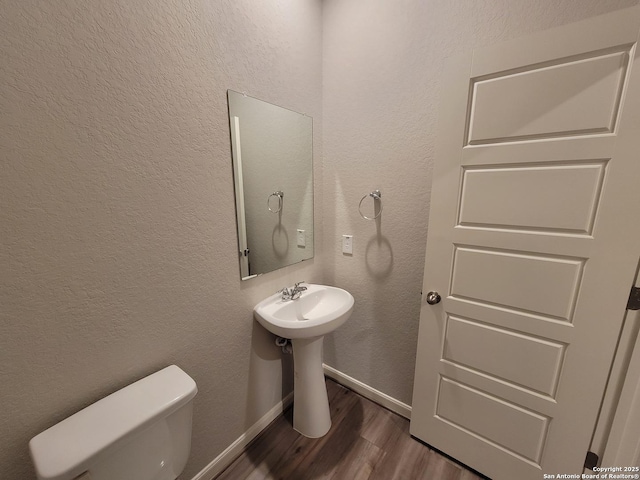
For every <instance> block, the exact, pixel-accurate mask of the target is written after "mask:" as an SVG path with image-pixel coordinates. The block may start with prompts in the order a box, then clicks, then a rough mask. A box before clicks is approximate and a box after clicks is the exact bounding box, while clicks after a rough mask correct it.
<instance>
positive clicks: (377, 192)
mask: <svg viewBox="0 0 640 480" xmlns="http://www.w3.org/2000/svg"><path fill="white" fill-rule="evenodd" d="M367 197H371V198H373V202H374V205H375V201H376V200H378V201H379V202H380V211H379V212H378V214H377V215H376V216H374V217H367V216H366V215H365V214H364V213H362V202H364V200H365V198H367ZM358 213H359V214H360V216H361V217H362V218H364V219H365V220H375V219H376V218H378V217H379V216H380V215H382V193H381V192H380V190H374V191H373V192H371V193H369V194H367V195H365V196H364V197H362V199H361V200H360V204H359V205H358Z"/></svg>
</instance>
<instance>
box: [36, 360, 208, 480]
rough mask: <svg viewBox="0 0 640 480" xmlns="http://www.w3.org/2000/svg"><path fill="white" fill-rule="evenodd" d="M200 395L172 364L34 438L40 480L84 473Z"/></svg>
mask: <svg viewBox="0 0 640 480" xmlns="http://www.w3.org/2000/svg"><path fill="white" fill-rule="evenodd" d="M197 392H198V388H197V386H196V382H195V381H194V380H193V379H192V378H191V377H190V376H189V375H187V374H186V373H185V372H184V371H182V370H181V369H180V368H179V367H177V366H176V365H171V366H169V367H166V368H164V369H162V370H160V371H158V372H156V373H153V374H151V375H149V376H148V377H145V378H143V379H141V380H138V381H137V382H135V383H132V384H131V385H128V386H126V387H124V388H123V389H121V390H118V391H117V392H114V393H112V394H111V395H109V396H107V397H105V398H103V399H101V400H98V401H97V402H96V403H94V404H92V405H89V406H88V407H87V408H85V409H83V410H80V411H79V412H77V413H75V414H73V415H71V416H70V417H68V418H66V419H65V420H63V421H61V422H60V423H57V424H56V425H54V426H52V427H51V428H49V429H47V430H45V431H44V432H42V433H40V434H38V435H36V436H35V437H33V438H32V439H31V441H30V442H29V450H30V452H31V457H32V459H33V463H34V465H35V467H36V471H37V473H38V476H39V478H41V479H47V480H56V479H61V478H65V476H66V475H68V474H70V473H71V474H73V475H74V476H75V475H78V474H80V473H82V472H83V471H85V470H86V466H87V464H89V463H90V462H91V460H92V459H93V458H94V457H95V456H96V455H98V454H100V453H102V452H104V451H105V450H108V449H109V447H111V446H113V445H114V444H116V443H117V442H118V441H120V440H122V439H123V438H125V437H127V436H130V435H132V434H134V433H136V432H138V431H139V430H142V429H143V428H145V427H147V426H149V425H150V424H152V423H154V422H155V421H156V420H157V419H158V418H159V417H165V416H167V415H170V414H171V413H173V412H174V411H176V410H177V409H178V408H180V407H181V406H183V405H185V404H186V403H187V402H189V401H190V400H192V399H193V397H194V396H195V395H196V393H197ZM71 478H73V477H71Z"/></svg>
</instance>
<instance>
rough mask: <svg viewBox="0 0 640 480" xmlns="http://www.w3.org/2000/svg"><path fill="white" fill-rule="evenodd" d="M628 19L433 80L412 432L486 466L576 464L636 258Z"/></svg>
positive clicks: (638, 159)
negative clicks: (436, 86) (436, 126)
mask: <svg viewBox="0 0 640 480" xmlns="http://www.w3.org/2000/svg"><path fill="white" fill-rule="evenodd" d="M639 31H640V9H639V8H633V9H628V10H623V11H618V12H614V13H612V14H608V15H604V16H600V17H596V18H592V19H590V20H587V21H584V22H579V23H575V24H571V25H567V26H563V27H560V28H557V29H554V30H549V31H547V32H543V33H542V34H538V35H535V36H531V37H528V38H524V39H520V40H516V41H512V42H510V43H507V44H503V45H498V46H495V47H490V48H484V49H478V50H475V51H473V52H471V53H469V54H468V55H466V56H462V57H458V58H456V59H453V60H452V61H451V62H450V65H449V68H448V71H447V73H446V77H445V80H444V82H443V85H444V89H443V100H442V106H441V109H440V135H439V145H438V149H437V158H436V166H435V170H434V182H433V190H432V200H431V204H432V205H433V207H432V209H431V213H430V219H429V233H428V238H427V253H426V264H425V274H424V284H423V291H424V298H423V300H426V299H427V296H428V292H438V293H439V295H440V297H441V301H440V302H438V303H435V304H433V305H431V304H428V303H427V302H426V301H424V302H423V305H422V309H421V318H420V333H419V338H418V354H417V362H416V374H415V375H416V376H415V385H414V397H413V406H412V418H411V433H412V434H413V435H414V436H415V437H417V438H419V439H421V440H423V441H425V442H426V443H428V444H430V445H432V446H434V447H436V448H438V449H439V450H442V451H443V452H445V453H447V454H449V455H451V456H452V457H454V458H456V459H458V460H460V461H461V462H463V463H465V464H467V465H469V466H470V467H472V468H474V469H476V470H478V471H480V472H482V473H484V474H485V475H488V476H490V477H491V478H493V479H495V480H514V479H518V480H539V479H541V478H543V474H545V473H546V474H553V475H556V474H579V473H581V472H582V468H583V464H584V460H585V455H586V453H587V450H588V448H589V444H590V441H591V437H592V434H593V430H594V426H595V423H596V420H597V416H598V410H599V407H600V404H601V400H602V396H603V393H604V389H605V386H606V382H607V376H608V372H609V368H610V365H611V362H612V360H613V356H614V354H615V349H616V343H617V340H618V336H619V332H620V329H621V325H622V321H623V318H624V313H625V309H626V303H627V299H628V296H629V290H630V288H631V286H632V284H633V279H634V276H635V272H636V268H637V266H638V261H639V258H640V71H638V70H639V69H638V65H637V63H638V62H637V61H635V60H636V57H637V55H638V50H637V48H636V44H637V39H638V33H639ZM432 300H433V299H432Z"/></svg>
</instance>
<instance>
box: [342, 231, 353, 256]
mask: <svg viewBox="0 0 640 480" xmlns="http://www.w3.org/2000/svg"><path fill="white" fill-rule="evenodd" d="M342 253H346V254H347V255H353V235H342Z"/></svg>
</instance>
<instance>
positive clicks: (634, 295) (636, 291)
mask: <svg viewBox="0 0 640 480" xmlns="http://www.w3.org/2000/svg"><path fill="white" fill-rule="evenodd" d="M627 310H640V288H638V287H631V293H629V301H628V302H627Z"/></svg>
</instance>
